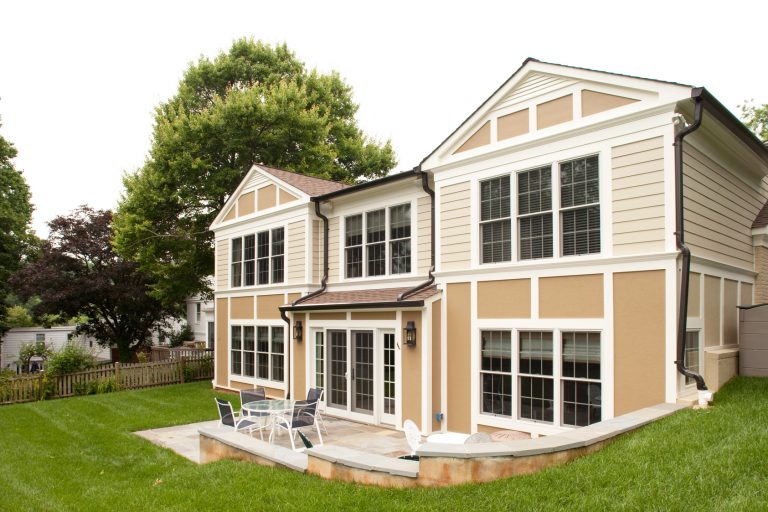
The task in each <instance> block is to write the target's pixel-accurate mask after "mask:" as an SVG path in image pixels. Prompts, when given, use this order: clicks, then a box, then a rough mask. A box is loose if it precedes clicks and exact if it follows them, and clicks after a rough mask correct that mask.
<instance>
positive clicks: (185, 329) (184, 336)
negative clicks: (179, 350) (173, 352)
mask: <svg viewBox="0 0 768 512" xmlns="http://www.w3.org/2000/svg"><path fill="white" fill-rule="evenodd" d="M194 337H195V333H194V331H193V330H192V328H191V327H190V326H189V324H184V325H183V326H182V327H181V329H179V330H178V331H177V332H174V333H171V335H170V337H169V338H170V344H171V346H172V347H180V346H181V345H183V344H184V342H185V341H192V339H193V338H194Z"/></svg>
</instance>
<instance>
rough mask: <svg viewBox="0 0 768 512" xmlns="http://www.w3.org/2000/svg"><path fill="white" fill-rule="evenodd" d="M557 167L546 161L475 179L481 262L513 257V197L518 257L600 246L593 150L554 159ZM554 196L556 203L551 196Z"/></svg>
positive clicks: (569, 252) (597, 177)
mask: <svg viewBox="0 0 768 512" xmlns="http://www.w3.org/2000/svg"><path fill="white" fill-rule="evenodd" d="M557 168H558V169H559V179H554V178H553V166H552V165H546V166H542V167H537V168H535V169H528V170H525V171H520V172H517V173H515V175H514V177H515V180H511V175H506V176H498V177H495V178H491V179H488V180H484V181H481V182H480V229H479V232H480V262H481V263H498V262H505V261H512V259H513V256H512V252H513V251H512V231H513V230H512V220H511V211H512V201H513V199H514V200H515V201H516V202H517V204H516V220H517V224H516V230H517V232H516V237H517V241H516V245H517V259H518V260H519V261H524V260H533V259H541V258H551V257H553V256H555V255H558V256H577V255H581V254H592V253H599V252H600V173H599V158H598V155H591V156H587V157H583V158H577V159H574V160H568V161H563V162H559V163H558V164H557ZM513 186H514V189H512V187H513ZM558 196H559V198H560V200H559V204H557V201H556V200H553V197H558ZM557 229H559V237H560V243H559V244H557V246H558V248H557V250H556V249H555V244H554V238H555V234H556V232H557ZM556 252H557V253H558V254H556Z"/></svg>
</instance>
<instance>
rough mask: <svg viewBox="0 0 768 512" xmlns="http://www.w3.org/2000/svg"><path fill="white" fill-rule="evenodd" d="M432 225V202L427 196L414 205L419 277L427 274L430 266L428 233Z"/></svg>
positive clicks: (430, 249) (430, 250)
mask: <svg viewBox="0 0 768 512" xmlns="http://www.w3.org/2000/svg"><path fill="white" fill-rule="evenodd" d="M431 225H432V200H431V199H430V197H429V196H423V197H420V198H419V199H418V202H417V204H416V236H417V237H418V238H417V241H418V248H417V250H418V258H419V259H418V264H417V265H416V267H417V269H418V273H419V275H424V274H426V273H428V272H429V267H430V266H431V264H432V256H431V252H432V248H431V247H430V244H431V241H430V233H431Z"/></svg>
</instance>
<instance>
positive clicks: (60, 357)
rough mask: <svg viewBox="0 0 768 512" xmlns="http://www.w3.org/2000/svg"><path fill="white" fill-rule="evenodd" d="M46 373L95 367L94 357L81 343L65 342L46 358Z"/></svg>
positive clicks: (62, 373) (77, 370) (70, 371)
mask: <svg viewBox="0 0 768 512" xmlns="http://www.w3.org/2000/svg"><path fill="white" fill-rule="evenodd" d="M46 367H47V373H50V374H52V375H64V374H67V373H75V372H81V371H83V370H88V369H89V368H94V367H96V357H95V356H94V355H93V354H92V353H90V352H89V351H87V350H85V348H83V347H82V346H81V345H76V344H74V343H68V344H66V345H65V346H64V347H63V348H62V349H61V350H59V351H57V352H54V353H53V355H52V356H51V357H50V358H49V359H48V364H47V365H46Z"/></svg>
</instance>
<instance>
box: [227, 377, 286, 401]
mask: <svg viewBox="0 0 768 512" xmlns="http://www.w3.org/2000/svg"><path fill="white" fill-rule="evenodd" d="M235 378H237V377H235ZM229 387H230V388H233V389H237V390H241V389H253V388H254V385H253V384H252V383H250V382H240V381H238V380H230V381H229ZM261 387H263V388H264V392H265V393H266V394H267V397H268V398H285V391H283V390H282V389H276V388H270V387H267V386H261Z"/></svg>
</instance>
